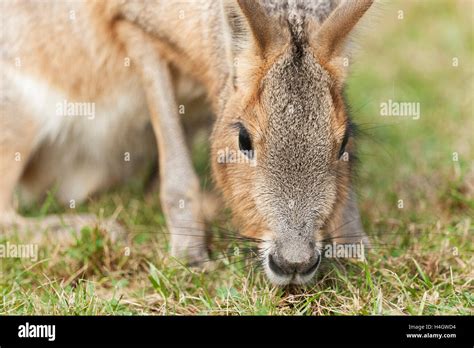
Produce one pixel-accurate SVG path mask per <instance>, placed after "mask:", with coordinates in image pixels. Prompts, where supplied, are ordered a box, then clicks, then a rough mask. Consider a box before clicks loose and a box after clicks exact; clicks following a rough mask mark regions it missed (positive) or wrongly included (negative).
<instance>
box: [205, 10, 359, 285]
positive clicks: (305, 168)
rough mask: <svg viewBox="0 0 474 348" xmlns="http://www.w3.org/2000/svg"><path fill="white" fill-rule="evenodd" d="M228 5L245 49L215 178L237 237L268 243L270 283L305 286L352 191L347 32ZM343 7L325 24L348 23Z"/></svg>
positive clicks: (218, 146)
mask: <svg viewBox="0 0 474 348" xmlns="http://www.w3.org/2000/svg"><path fill="white" fill-rule="evenodd" d="M232 3H233V2H228V3H227V7H225V10H226V11H227V15H228V16H229V15H230V18H232V20H233V21H235V20H236V18H239V19H240V20H241V21H242V22H239V23H238V24H237V25H236V24H235V23H234V26H235V27H236V28H237V29H236V28H233V27H232V24H231V25H230V27H231V32H232V33H233V34H239V35H235V37H237V36H239V37H240V38H239V40H246V42H245V46H246V48H244V49H240V52H235V51H234V53H233V54H232V56H233V57H234V62H235V61H236V60H235V59H237V61H238V62H239V64H237V66H236V68H235V71H234V74H233V76H232V78H231V79H230V80H231V81H230V83H229V85H230V86H228V89H227V90H226V91H225V92H224V93H223V97H222V98H223V104H222V105H223V106H222V112H221V114H220V115H219V118H218V121H217V122H216V125H215V128H214V133H213V137H212V150H213V154H212V166H213V173H214V177H215V179H216V182H217V185H218V187H220V188H221V190H222V191H223V194H224V197H225V198H226V200H227V202H228V204H229V206H230V207H231V208H232V210H233V214H234V218H235V220H236V223H237V226H238V227H239V229H240V230H241V233H242V234H244V235H246V236H250V237H256V238H259V239H262V240H263V242H262V243H261V245H260V248H261V251H262V255H263V264H264V267H265V271H266V273H267V275H268V277H269V279H270V280H271V281H272V282H274V283H276V284H280V285H283V284H288V283H299V284H301V283H306V282H308V281H309V280H310V279H312V278H313V276H314V274H315V273H316V269H317V268H318V265H319V263H320V260H321V253H320V251H319V248H320V247H321V245H320V243H319V242H318V239H319V240H320V239H321V236H323V235H324V234H325V233H327V232H328V231H327V229H328V226H330V225H331V223H330V222H331V220H338V219H340V215H341V211H342V205H343V204H344V202H345V201H346V200H347V196H348V191H349V190H348V188H349V184H350V176H351V158H352V156H351V154H350V153H351V151H352V147H353V144H352V142H353V141H352V138H351V123H350V121H349V120H348V117H347V115H346V111H345V105H344V102H343V97H342V79H343V73H342V71H341V68H340V67H338V64H339V63H340V58H339V57H340V50H339V48H338V46H340V45H341V43H339V42H333V41H332V40H341V39H342V40H343V39H345V37H343V38H340V37H339V38H333V39H331V34H333V32H332V31H331V30H329V29H331V28H329V29H328V28H327V27H325V25H324V23H323V25H322V26H319V25H318V26H317V27H315V25H314V23H313V22H309V23H308V22H305V21H299V22H298V20H296V21H295V22H294V23H288V24H287V25H286V26H285V25H282V24H281V22H275V19H273V18H270V17H269V16H265V14H264V10H263V8H261V7H260V6H259V5H258V4H257V3H256V2H254V1H239V2H238V6H232ZM367 8H368V6H367ZM338 10H339V11H341V8H340V7H339V8H338V9H336V10H335V12H333V14H332V15H331V16H330V17H329V19H327V20H326V22H328V21H330V22H329V24H330V25H331V26H335V28H333V29H340V27H339V28H338V25H339V26H341V25H342V24H341V23H337V21H336V20H334V18H333V17H334V15H335V14H336V15H337V14H338V13H337V11H338ZM343 10H344V11H343V12H342V13H344V14H346V15H347V13H348V9H343ZM340 14H341V12H339V18H338V16H336V19H338V20H339V21H341V20H344V19H345V21H347V18H342V19H341V18H340V17H341V16H340ZM360 16H361V14H360V15H359V18H360ZM262 18H265V20H263V19H262ZM254 21H258V23H254ZM345 21H344V22H345ZM326 22H325V23H326ZM354 24H355V23H354V22H353V19H352V26H353V25H354ZM244 25H247V29H245V26H244ZM345 25H349V24H347V23H346V24H345ZM256 27H258V30H256V29H255V28H256ZM243 28H244V29H243ZM232 30H240V31H242V30H243V31H244V34H242V32H240V33H234V32H233V31H232ZM245 30H247V31H245ZM321 32H322V33H323V34H324V35H323V36H321ZM234 44H235V42H234ZM318 44H319V46H318ZM239 45H240V46H244V45H242V42H240V43H239ZM328 46H330V47H328Z"/></svg>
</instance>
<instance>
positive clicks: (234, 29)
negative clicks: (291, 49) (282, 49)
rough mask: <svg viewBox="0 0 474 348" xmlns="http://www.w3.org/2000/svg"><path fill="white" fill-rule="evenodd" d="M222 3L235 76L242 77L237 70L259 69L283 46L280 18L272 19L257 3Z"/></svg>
mask: <svg viewBox="0 0 474 348" xmlns="http://www.w3.org/2000/svg"><path fill="white" fill-rule="evenodd" d="M221 3H222V8H223V12H224V17H225V22H226V25H227V43H226V46H227V52H228V56H229V59H230V62H231V64H232V66H233V67H234V75H239V74H238V72H236V71H235V70H237V69H236V67H238V66H241V67H248V68H250V67H252V66H258V65H259V64H260V62H261V61H263V60H264V59H265V58H266V57H267V56H268V55H269V54H270V53H271V52H272V51H273V49H274V48H276V47H279V46H281V45H282V40H283V39H284V37H285V35H284V30H283V29H282V28H281V26H280V24H279V22H278V19H277V18H275V17H272V16H270V15H269V14H268V13H267V12H266V11H265V9H264V8H263V7H262V5H260V3H259V2H258V1H256V0H222V2H221ZM234 77H235V76H234ZM240 78H241V76H240Z"/></svg>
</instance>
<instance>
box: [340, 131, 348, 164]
mask: <svg viewBox="0 0 474 348" xmlns="http://www.w3.org/2000/svg"><path fill="white" fill-rule="evenodd" d="M349 135H350V134H349V131H346V133H345V134H344V139H342V143H341V148H340V149H339V157H338V158H339V159H340V158H341V157H342V155H343V154H344V152H346V145H347V142H348V141H349Z"/></svg>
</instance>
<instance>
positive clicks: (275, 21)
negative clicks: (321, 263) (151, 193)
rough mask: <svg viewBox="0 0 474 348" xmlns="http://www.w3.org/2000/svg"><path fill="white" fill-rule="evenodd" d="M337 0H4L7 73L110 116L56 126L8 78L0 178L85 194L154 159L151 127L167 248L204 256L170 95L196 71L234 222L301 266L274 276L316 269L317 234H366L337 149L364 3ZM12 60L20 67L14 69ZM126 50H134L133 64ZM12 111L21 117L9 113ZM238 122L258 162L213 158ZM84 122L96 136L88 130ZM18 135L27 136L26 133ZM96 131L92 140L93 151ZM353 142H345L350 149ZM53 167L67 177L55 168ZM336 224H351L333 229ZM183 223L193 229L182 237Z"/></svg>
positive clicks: (191, 176) (1, 200)
mask: <svg viewBox="0 0 474 348" xmlns="http://www.w3.org/2000/svg"><path fill="white" fill-rule="evenodd" d="M338 3H339V1H333V0H328V1H327V2H325V3H322V4H320V5H316V4H315V3H312V2H311V1H303V0H285V1H282V2H280V3H275V2H273V1H270V0H261V1H260V2H255V1H250V0H222V3H221V2H218V1H206V2H201V1H189V2H174V1H164V0H154V1H140V0H110V1H106V2H102V1H91V2H87V3H77V4H76V3H74V4H72V5H71V8H69V7H68V5H65V4H62V3H48V2H46V3H41V2H24V3H20V4H16V5H10V4H8V5H5V8H6V9H8V22H7V25H6V26H5V27H6V28H7V29H6V31H5V35H3V37H2V42H1V45H2V49H3V51H2V52H3V55H2V73H4V74H5V76H6V77H7V79H5V81H9V82H8V83H10V82H11V83H12V85H13V84H14V83H15V81H16V80H18V81H20V82H17V83H19V84H20V85H21V84H22V83H23V84H26V85H28V84H29V83H31V82H29V80H27V79H26V77H29V78H32V79H33V81H40V82H41V83H44V84H45V85H46V86H47V87H46V89H47V90H48V92H51V93H50V94H48V95H47V96H46V97H45V98H50V99H51V98H53V96H54V93H61V95H64V96H65V97H67V98H68V99H70V100H74V101H84V100H85V101H93V102H95V103H97V104H98V105H99V106H100V107H102V108H103V110H106V111H105V112H103V114H101V115H98V116H100V122H107V124H105V123H103V125H102V127H103V131H102V128H100V127H98V126H95V127H90V128H89V127H88V125H84V124H83V123H81V121H77V120H74V121H67V122H66V121H65V120H64V119H61V120H60V122H62V123H61V125H60V126H58V127H60V128H59V129H56V128H55V123H54V122H52V121H51V120H50V119H48V118H45V117H44V116H41V113H42V112H41V110H40V111H38V110H39V108H40V107H42V105H41V103H38V105H39V106H37V108H38V110H36V111H32V110H29V109H28V110H22V109H21V107H20V106H19V104H20V103H21V98H23V97H22V91H21V88H20V89H18V88H17V89H14V88H10V86H7V85H6V84H7V82H5V86H3V87H2V90H8V95H7V97H5V98H4V99H3V100H2V107H3V111H4V112H5V111H6V112H8V115H7V116H8V117H7V118H5V119H3V117H2V126H4V127H3V128H4V129H9V130H11V132H12V133H13V135H12V136H7V135H6V134H2V135H1V137H0V143H1V144H2V154H4V155H5V156H3V159H2V162H0V169H5V170H7V171H8V175H7V177H8V178H9V179H8V182H6V184H5V185H6V186H8V187H14V186H16V184H17V183H18V181H19V180H20V179H22V180H23V184H24V186H26V187H29V188H30V191H35V192H37V193H41V192H44V191H45V190H46V189H47V187H48V186H50V185H51V184H53V183H54V181H55V180H60V182H61V180H62V185H60V195H62V197H63V200H64V201H67V200H68V199H69V197H70V196H71V195H76V194H77V195H78V196H79V197H80V199H84V198H85V197H87V195H88V194H91V193H94V192H96V191H98V190H100V189H103V188H104V187H107V186H108V185H110V184H111V183H112V182H114V183H115V182H119V181H121V180H123V179H125V178H126V177H128V176H129V175H131V173H132V172H134V171H136V170H137V169H138V168H139V167H140V162H143V160H144V159H146V158H150V157H151V156H152V155H153V153H154V151H152V150H151V149H150V146H151V147H153V145H154V144H153V139H152V138H151V137H150V136H151V135H152V134H151V126H152V127H153V131H154V138H155V140H156V143H157V145H158V152H159V160H160V178H161V192H160V195H161V201H162V205H163V209H164V211H165V215H166V217H167V224H168V229H169V230H170V233H171V235H172V250H173V254H174V255H176V256H180V257H181V256H187V257H188V258H189V259H190V261H196V262H199V261H203V260H204V259H206V256H205V248H204V246H203V244H204V243H203V235H204V228H203V226H202V213H201V203H200V198H199V197H200V192H199V185H198V180H197V176H196V174H195V173H194V171H193V169H192V166H191V160H190V156H189V151H188V150H187V149H186V147H185V145H186V140H185V139H184V137H185V136H184V132H183V130H182V126H181V125H180V120H179V118H180V117H179V115H178V114H177V99H181V98H183V97H186V96H183V95H181V94H180V91H179V90H177V88H176V86H178V85H179V83H178V81H179V80H180V79H181V78H182V76H185V79H186V80H189V81H190V83H193V86H194V83H196V82H197V83H199V84H200V85H202V86H203V87H204V89H205V92H206V95H207V97H208V99H209V100H210V102H211V104H212V107H213V110H214V113H215V114H216V116H217V119H216V121H215V125H214V130H213V135H212V138H211V142H212V154H211V156H212V158H211V164H212V169H213V174H214V178H215V181H216V184H217V186H218V188H219V189H221V190H222V192H223V195H224V197H225V199H226V201H227V204H228V205H229V206H230V207H231V208H232V210H233V213H234V219H235V223H236V224H237V226H238V227H239V229H240V230H241V233H243V234H244V235H247V236H251V237H258V238H261V239H263V240H265V242H264V243H263V244H262V245H261V247H262V250H263V249H264V248H265V250H263V251H262V253H263V257H264V258H265V260H267V259H268V258H269V257H270V256H271V255H273V256H274V258H275V260H276V262H278V263H280V265H282V267H283V268H285V267H289V269H292V267H293V268H294V269H295V272H296V273H295V274H296V275H295V277H296V278H295V277H293V278H288V277H285V278H284V279H283V280H282V279H280V278H278V277H274V275H273V274H272V272H271V271H269V269H268V267H267V268H266V271H267V274H268V275H269V276H270V278H271V280H272V281H274V282H275V283H279V284H283V283H288V282H306V281H307V280H308V279H309V278H310V277H309V278H308V277H306V276H303V275H301V276H300V275H298V274H299V273H302V274H303V273H304V272H303V270H304V269H306V268H307V266H308V264H311V263H312V264H314V261H315V257H316V256H315V255H316V252H317V251H318V249H317V247H319V246H316V245H315V242H317V241H318V240H320V239H321V236H324V235H325V234H331V233H332V234H333V235H334V234H335V233H343V234H346V235H347V234H348V233H349V232H350V231H354V230H356V231H358V232H360V233H362V231H361V229H360V219H359V217H358V211H357V206H356V205H355V202H353V200H352V199H351V197H352V196H351V195H352V189H351V187H350V185H351V182H350V177H351V171H352V164H351V161H348V162H345V161H341V160H339V159H338V152H339V148H340V145H341V142H342V139H343V138H344V134H345V132H346V127H347V125H348V123H349V120H348V116H347V114H346V111H345V104H344V101H343V98H342V90H343V83H344V78H345V74H346V72H345V69H344V68H343V67H342V66H341V64H340V59H341V54H342V48H343V47H344V46H345V41H346V38H347V35H348V34H349V33H350V32H351V30H352V28H353V27H354V25H355V24H356V23H357V21H358V20H359V19H360V17H361V16H362V15H363V13H364V12H365V11H366V10H367V9H368V7H369V6H370V3H371V1H362V2H360V3H359V2H358V4H357V5H354V3H352V2H349V3H345V2H344V3H342V4H341V5H340V6H339V7H337V5H338ZM70 10H74V11H75V12H74V13H75V15H76V17H77V18H76V19H75V20H74V21H73V22H71V20H70V19H68V16H67V13H68V11H70ZM52 16H54V18H55V20H54V21H53V20H51V17H52ZM2 19H4V18H2ZM16 57H21V60H22V63H23V65H22V67H21V69H18V70H15V68H14V67H13V66H12V62H13V61H14V60H15V58H16ZM126 59H131V66H130V67H128V68H124V61H125V60H126ZM187 93H188V92H187ZM188 97H189V96H188ZM127 98H129V99H130V100H128V99H127ZM193 98H194V96H193ZM122 100H124V101H123V103H122V104H124V105H122V108H123V109H119V110H118V111H117V110H116V109H114V106H115V104H120V102H121V101H122ZM111 101H115V103H114V102H111ZM40 102H41V101H40ZM15 103H17V104H15ZM145 105H147V107H146V108H145ZM108 108H110V110H109V109H108ZM101 110H102V109H101ZM35 112H36V114H35ZM37 114H40V115H37ZM14 115H21V117H20V116H19V118H18V119H17V120H15V121H12V120H14V118H13V116H14ZM109 118H110V119H109ZM58 122H59V121H58ZM239 122H240V123H239ZM63 123H64V124H63ZM237 123H239V124H240V125H237V126H236V124H237ZM150 124H151V126H150ZM107 125H108V127H107ZM149 126H150V127H149ZM242 126H244V127H245V128H246V130H247V131H248V133H249V134H250V136H251V142H252V144H253V147H254V149H255V151H256V153H257V156H258V157H257V162H256V166H251V165H248V163H236V164H229V163H224V164H222V163H217V161H216V158H217V155H218V152H219V151H220V150H222V149H225V148H229V149H232V150H234V151H236V153H239V132H240V130H239V129H240V128H238V127H242ZM48 127H49V128H48ZM236 127H237V128H236ZM17 128H18V129H17ZM51 129H52V130H51ZM29 130H30V131H29ZM46 131H47V132H46ZM53 131H54V132H57V133H58V134H56V133H54V132H53ZM92 131H97V132H98V137H97V138H96V139H94V140H86V138H85V136H86V135H87V134H89V132H92ZM45 132H46V133H47V134H46V135H44V134H43V133H45ZM53 133H54V134H53ZM51 134H53V135H51ZM20 135H21V137H28V139H30V140H31V141H22V140H21V138H20ZM114 135H115V136H114ZM61 136H64V137H65V139H66V140H64V142H65V144H66V145H67V146H66V148H67V149H68V151H69V152H68V153H67V154H66V153H65V152H64V148H65V147H64V144H63V143H62V142H61V141H60V140H58V139H59V138H60V137H61ZM83 138H84V139H83ZM81 141H84V144H82V143H81ZM91 142H93V143H97V144H101V145H100V146H98V147H97V148H96V149H94V151H92V150H91V148H88V146H91V145H92V144H91ZM79 145H81V146H82V147H81V146H79ZM353 146H354V144H353V141H352V140H349V143H348V146H347V151H348V152H349V153H351V152H352V151H353ZM127 149H131V152H132V153H133V155H134V158H137V161H136V162H134V163H133V166H130V168H128V167H125V165H124V164H123V163H121V162H120V161H119V160H117V157H120V155H121V154H122V153H123V151H127ZM95 150H97V151H95ZM15 151H21V152H22V154H23V156H24V161H23V162H21V164H18V165H17V166H16V167H14V166H12V165H11V158H12V156H13V154H14V153H15ZM96 152H97V153H96ZM56 163H57V166H58V172H59V173H62V174H63V175H62V176H61V175H59V174H58V173H55V172H54V171H53V170H50V169H51V168H54V167H56ZM15 168H16V169H15ZM67 170H69V171H70V172H69V173H66V172H63V171H67ZM76 179H77V180H76ZM68 180H69V181H68ZM81 180H82V181H81ZM81 182H82V186H81V185H79V184H80V183H81ZM5 185H4V186H5ZM80 189H82V192H77V191H78V190H79V191H80ZM0 193H1V195H2V196H1V197H0V209H3V211H7V210H8V209H9V208H8V206H9V204H10V201H11V193H12V190H11V189H8V188H6V187H1V192H0ZM178 201H183V202H185V203H186V209H185V210H180V209H179V208H178V207H177V202H178ZM293 204H294V209H293V206H292V205H293ZM1 212H2V211H0V213H1ZM348 216H355V218H356V219H355V220H354V223H352V221H347V219H348V218H347V217H348ZM22 221H23V220H22ZM344 223H349V224H348V226H347V227H345V228H344V229H342V230H341V229H340V227H341V224H344ZM183 229H184V231H186V230H189V231H188V233H190V234H193V233H195V234H194V235H192V236H191V237H186V238H184V237H180V236H182V235H183ZM334 231H337V232H334ZM361 236H362V234H361ZM361 238H362V237H361ZM269 255H270V256H269ZM298 258H301V259H300V260H297V261H295V260H296V259H298ZM267 265H268V262H267ZM313 274H314V273H313ZM311 276H312V275H311Z"/></svg>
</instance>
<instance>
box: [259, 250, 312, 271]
mask: <svg viewBox="0 0 474 348" xmlns="http://www.w3.org/2000/svg"><path fill="white" fill-rule="evenodd" d="M319 261H320V256H319V253H315V254H314V256H312V257H310V258H309V259H308V260H301V261H294V262H289V261H288V260H285V259H284V258H282V257H279V256H278V255H276V256H274V255H272V254H269V255H268V266H269V267H270V269H271V270H272V271H273V272H274V273H275V274H277V275H292V274H295V273H298V274H301V275H308V274H311V273H313V272H314V270H315V269H316V268H318V266H319Z"/></svg>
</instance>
